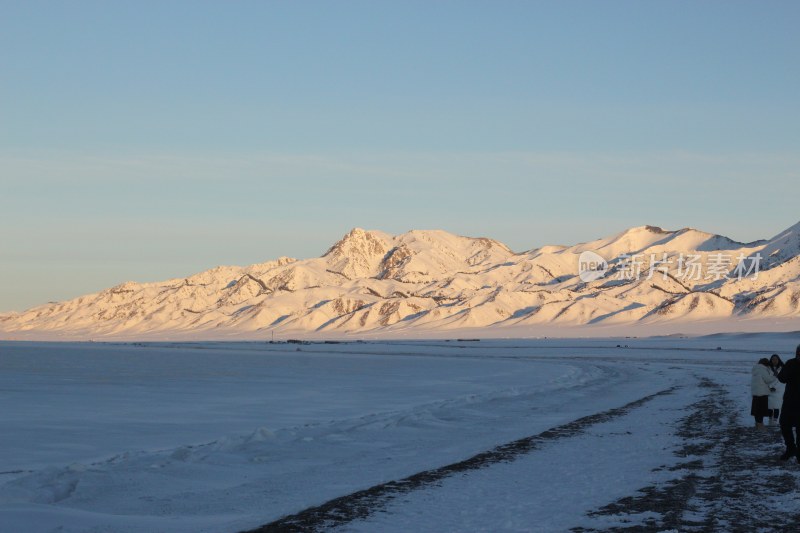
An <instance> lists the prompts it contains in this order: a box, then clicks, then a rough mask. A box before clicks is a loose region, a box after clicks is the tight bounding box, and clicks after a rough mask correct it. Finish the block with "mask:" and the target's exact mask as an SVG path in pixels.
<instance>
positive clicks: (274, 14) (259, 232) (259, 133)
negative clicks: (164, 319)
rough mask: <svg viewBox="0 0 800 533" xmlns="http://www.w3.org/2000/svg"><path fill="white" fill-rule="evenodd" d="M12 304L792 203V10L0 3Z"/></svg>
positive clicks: (799, 76) (769, 218)
mask: <svg viewBox="0 0 800 533" xmlns="http://www.w3.org/2000/svg"><path fill="white" fill-rule="evenodd" d="M0 10H2V14H3V15H2V17H0V187H1V189H0V190H2V194H1V195H0V213H2V215H1V216H2V222H3V224H2V225H1V226H0V243H2V253H0V311H3V310H11V309H16V310H20V309H23V308H27V307H30V306H32V305H35V304H39V303H43V302H46V301H50V300H58V299H65V298H69V297H74V296H77V295H80V294H83V293H87V292H93V291H96V290H99V289H102V288H105V287H107V286H110V285H114V284H116V283H118V282H121V281H125V280H128V279H132V280H138V281H152V280H159V279H166V278H169V277H177V276H183V275H188V274H190V273H192V272H196V271H200V270H204V269H206V268H210V267H213V266H215V265H218V264H249V263H254V262H260V261H265V260H268V259H273V258H276V257H278V256H281V255H289V256H294V257H301V258H304V257H312V256H317V255H320V254H321V253H322V252H324V251H325V249H326V248H327V247H328V246H329V245H330V244H332V243H333V242H334V241H335V240H336V239H338V238H339V237H340V236H341V235H342V234H344V233H346V232H347V231H348V230H349V229H350V228H352V227H356V226H358V227H364V228H368V229H382V230H384V231H388V232H392V233H399V232H403V231H406V230H408V229H412V228H419V229H431V228H441V229H445V230H448V231H452V232H454V233H460V234H465V235H474V236H490V237H493V238H496V239H499V240H501V241H503V242H505V243H506V244H508V245H509V246H511V247H512V248H513V249H516V250H525V249H529V248H533V247H535V246H540V245H543V244H552V243H562V244H572V243H575V242H579V241H586V240H590V239H594V238H597V237H600V236H603V235H608V234H612V233H615V232H618V231H620V230H623V229H625V228H627V227H630V226H637V225H643V224H654V225H661V226H663V227H666V228H668V229H677V228H679V227H683V226H693V227H697V228H699V229H703V230H706V231H713V232H719V233H723V234H726V235H728V236H730V237H732V238H734V239H737V240H753V239H757V238H763V237H770V236H772V235H774V234H775V233H777V232H778V231H780V230H781V229H784V228H786V227H788V226H789V225H791V224H793V223H795V222H797V221H798V220H800V216H798V214H799V213H800V210H798V209H797V208H796V205H794V204H796V202H797V192H796V191H797V185H796V184H797V183H798V181H799V180H798V178H800V150H799V149H798V148H800V126H799V125H800V89H799V88H800V37H799V36H798V35H800V32H797V27H796V25H797V21H798V20H800V3H798V2H770V1H764V2H756V1H750V2H737V1H728V0H726V1H716V2H715V1H703V2H696V1H686V2H680V1H671V2H667V1H662V2H641V1H635V2H621V1H608V2H594V1H583V2H576V1H559V2H555V1H554V2H533V1H526V2H489V1H486V2H447V1H443V2H410V1H403V2H346V1H345V2H197V1H192V2H189V1H186V2H179V1H159V2H155V1H144V2H80V1H78V2H36V1H32V2H16V1H15V2H2V1H0Z"/></svg>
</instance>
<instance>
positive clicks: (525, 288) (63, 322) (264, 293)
mask: <svg viewBox="0 0 800 533" xmlns="http://www.w3.org/2000/svg"><path fill="white" fill-rule="evenodd" d="M586 254H596V256H599V257H600V258H601V259H603V260H605V262H606V267H607V272H605V275H600V276H598V277H596V279H590V280H588V281H587V280H586V278H585V277H582V276H581V275H580V273H581V270H580V269H581V267H582V266H583V267H584V270H585V267H586V264H585V263H584V264H583V265H582V264H581V263H580V262H581V261H583V260H584V258H585V257H586ZM596 256H593V257H596ZM734 317H737V318H742V317H744V318H747V317H754V318H770V317H782V318H787V317H788V318H795V317H800V223H798V224H796V225H794V226H792V227H790V228H788V229H787V230H785V231H782V232H780V233H779V234H778V235H776V236H775V237H774V238H772V239H768V240H763V241H757V242H753V243H746V244H745V243H739V242H735V241H733V240H731V239H728V238H727V237H723V236H720V235H714V234H710V233H704V232H701V231H697V230H694V229H691V228H684V229H681V230H677V231H666V230H663V229H661V228H657V227H653V226H641V227H636V228H631V229H629V230H626V231H624V232H621V233H619V234H617V235H614V236H611V237H607V238H603V239H598V240H595V241H591V242H587V243H582V244H578V245H575V246H572V247H563V246H546V247H542V248H537V249H533V250H530V251H528V252H523V253H514V252H512V251H511V250H509V248H508V247H506V246H505V245H503V244H502V243H500V242H497V241H494V240H491V239H486V238H468V237H461V236H457V235H453V234H450V233H447V232H444V231H438V230H436V231H419V230H414V231H410V232H408V233H404V234H402V235H396V236H395V235H390V234H387V233H383V232H380V231H365V230H363V229H359V228H356V229H353V230H352V231H350V232H349V233H348V234H347V235H345V236H344V237H343V238H342V239H341V240H340V241H339V242H337V243H336V244H334V245H333V246H332V247H331V248H330V249H329V250H328V251H327V252H326V253H325V255H323V256H322V257H319V258H315V259H307V260H300V261H298V260H295V259H290V258H285V257H283V258H280V259H278V260H276V261H270V262H267V263H259V264H255V265H251V266H248V267H217V268H214V269H211V270H208V271H205V272H201V273H199V274H195V275H192V276H190V277H187V278H183V279H172V280H168V281H164V282H161V283H141V284H140V283H134V282H127V283H123V284H121V285H118V286H116V287H112V288H110V289H107V290H104V291H102V292H99V293H97V294H90V295H87V296H82V297H80V298H76V299H74V300H70V301H67V302H60V303H53V304H47V305H43V306H40V307H36V308H33V309H30V310H28V311H25V312H23V313H18V314H17V313H13V314H5V315H0V331H3V332H5V333H6V334H9V335H13V334H14V333H23V332H25V333H26V334H27V335H28V336H35V335H36V334H37V333H42V334H63V335H64V336H65V337H70V336H73V337H79V336H93V337H99V336H112V337H113V336H115V335H119V336H122V335H125V336H131V335H137V334H140V335H148V334H169V333H198V334H201V333H202V334H206V335H208V334H214V333H215V332H219V333H221V334H233V333H248V334H256V333H258V332H263V334H264V335H268V334H269V333H270V332H272V331H276V332H279V333H289V332H311V331H328V332H342V333H344V332H386V333H391V332H398V333H399V332H408V331H431V330H446V329H454V328H464V327H493V328H503V327H507V326H526V325H531V326H533V325H549V326H553V327H557V326H575V325H583V324H592V325H597V324H601V325H602V324H609V325H613V324H618V325H619V324H652V323H658V322H664V321H671V322H677V323H680V322H682V321H697V320H711V319H714V320H724V319H726V318H734Z"/></svg>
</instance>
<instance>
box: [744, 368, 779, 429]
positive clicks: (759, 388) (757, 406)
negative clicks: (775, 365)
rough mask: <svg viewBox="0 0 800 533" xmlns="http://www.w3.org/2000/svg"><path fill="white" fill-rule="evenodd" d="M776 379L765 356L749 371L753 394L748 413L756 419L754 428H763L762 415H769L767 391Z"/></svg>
mask: <svg viewBox="0 0 800 533" xmlns="http://www.w3.org/2000/svg"><path fill="white" fill-rule="evenodd" d="M776 381H777V378H776V377H775V376H774V375H773V374H772V370H771V369H770V367H769V359H767V358H766V357H764V358H763V359H761V360H760V361H759V362H758V363H756V365H755V366H753V369H752V370H751V371H750V392H751V393H752V395H753V403H752V405H751V407H750V414H751V415H753V417H754V418H755V419H756V429H764V417H765V416H769V393H770V392H772V390H771V389H773V388H774V387H773V385H774V384H775V382H776Z"/></svg>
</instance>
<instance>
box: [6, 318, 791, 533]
mask: <svg viewBox="0 0 800 533" xmlns="http://www.w3.org/2000/svg"><path fill="white" fill-rule="evenodd" d="M798 342H800V335H798V334H797V333H773V334H747V335H710V336H705V337H680V336H674V337H653V338H608V339H561V340H559V339H538V340H536V339H528V340H502V339H493V340H482V341H480V342H465V341H455V340H452V341H445V340H436V341H422V340H419V341H402V342H400V341H397V342H391V341H370V342H347V343H336V344H325V343H322V342H315V343H311V344H302V345H295V344H286V343H280V344H269V343H263V342H262V343H256V342H241V343H236V342H216V343H215V342H202V343H164V342H162V343H158V342H151V343H35V342H2V343H0V427H2V432H0V531H4V532H5V531H30V532H39V531H42V532H45V531H48V532H49V531H62V532H79V531H80V532H84V531H115V532H116V531H119V532H132V531H164V532H173V531H174V532H184V531H187V532H188V531H208V532H233V531H240V530H246V529H250V528H256V527H259V526H261V525H263V524H267V523H270V522H272V521H275V520H278V519H280V518H281V517H284V516H286V515H291V514H293V513H298V512H301V511H303V510H304V509H306V508H309V507H313V506H318V505H321V504H323V503H325V502H327V501H329V500H332V499H334V498H339V497H342V496H345V495H348V494H352V493H354V492H356V491H360V490H364V489H367V488H369V487H373V486H375V485H379V484H381V483H386V482H389V481H392V480H398V479H402V478H405V477H407V476H412V475H414V474H415V473H418V472H422V471H426V470H430V469H435V468H438V467H442V466H444V465H449V464H452V463H456V462H459V461H463V460H465V459H467V458H470V457H472V456H474V455H476V454H479V453H481V452H484V451H486V450H491V449H493V448H495V447H497V446H502V445H504V444H506V443H509V442H513V441H516V440H518V439H523V438H525V437H529V436H531V435H537V434H545V435H547V432H548V431H549V430H551V429H552V428H559V427H562V428H565V429H564V431H561V432H560V433H558V432H556V433H557V434H554V435H550V436H547V437H543V439H542V441H541V442H540V443H538V444H537V445H536V447H535V449H532V450H529V451H528V452H526V453H521V454H520V455H519V456H518V457H515V460H513V461H500V462H497V463H493V464H487V465H486V466H485V467H483V468H479V469H474V470H471V471H467V472H461V473H456V474H454V475H452V476H449V477H447V478H446V479H444V480H441V481H440V482H437V483H435V484H430V485H428V486H422V487H419V488H417V489H415V490H413V491H409V492H408V493H404V494H401V495H399V496H397V497H393V498H388V499H385V501H381V502H380V505H379V507H380V508H379V509H375V511H376V512H374V513H369V514H368V515H367V516H361V517H355V518H354V519H348V520H347V521H344V522H340V523H325V522H321V523H320V524H319V528H320V529H333V530H340V531H570V530H573V531H590V530H593V529H594V530H598V529H599V530H603V529H607V528H611V527H627V526H631V525H633V526H636V525H637V524H639V525H641V524H645V525H646V524H651V525H652V524H655V525H657V526H658V527H660V528H661V529H663V530H668V529H670V524H672V523H675V520H674V517H672V518H671V516H672V515H669V513H668V512H666V511H665V510H664V509H663V506H661V507H659V506H658V505H656V504H655V503H653V504H652V505H650V507H647V505H645V506H644V507H645V508H644V509H643V510H642V509H639V511H636V509H637V508H636V506H635V505H629V504H627V503H626V504H625V505H627V506H628V507H627V511H626V512H622V511H620V509H622V507H620V506H619V505H617V507H613V505H614V504H615V502H617V504H618V502H620V501H623V502H627V501H628V500H626V498H628V499H630V498H632V497H635V496H636V495H641V494H643V493H642V489H643V488H648V487H650V488H651V489H652V488H653V487H655V488H658V487H662V488H663V487H672V486H673V485H676V483H678V482H679V481H681V480H685V479H689V480H690V481H691V480H692V479H695V478H697V477H698V476H699V477H700V478H703V477H704V475H705V474H703V472H706V470H709V469H713V468H715V467H714V464H715V460H716V459H714V457H716V456H715V455H714V454H717V455H719V454H718V453H717V452H716V451H714V450H711V448H709V450H711V451H709V452H708V453H707V454H706V455H705V456H703V455H702V454H701V453H700V452H697V449H699V448H697V446H700V448H702V446H701V445H702V444H703V440H704V439H706V440H708V439H709V437H708V435H706V436H703V435H702V434H698V435H693V436H691V435H690V436H688V437H687V435H688V433H687V431H688V430H686V428H685V426H686V427H688V426H687V424H689V422H687V420H690V419H691V415H692V412H693V411H692V409H695V410H700V411H702V409H701V408H703V406H705V408H706V410H707V412H708V413H710V411H709V410H708V407H709V406H711V403H713V402H715V401H716V402H717V403H718V404H719V405H718V406H717V407H719V408H720V409H719V410H720V411H728V412H730V414H732V416H733V418H732V419H731V420H732V422H730V423H728V426H730V427H725V428H722V427H721V426H720V427H721V429H719V431H720V433H719V435H721V437H720V438H719V439H717V440H718V441H720V442H723V441H726V439H728V440H729V439H730V438H732V437H730V435H733V436H735V435H737V434H738V433H737V432H741V433H742V434H749V433H750V432H752V429H751V427H750V426H751V420H750V417H749V416H748V409H749V401H750V392H749V372H750V368H751V366H752V365H753V364H754V363H755V361H757V360H758V359H759V358H760V357H763V356H767V355H769V354H772V353H778V354H781V356H783V357H784V358H788V357H790V356H791V355H790V354H793V351H794V347H795V346H796V345H797V343H798ZM631 402H634V404H632V405H631ZM637 402H638V403H637ZM625 406H628V407H625ZM698 406H699V407H698ZM621 408H623V409H622V410H620V409H621ZM604 413H605V414H604ZM598 414H601V415H603V416H601V417H600V418H597V419H596V420H595V419H593V420H591V421H590V422H591V423H589V422H587V423H586V424H583V425H580V424H579V426H580V427H578V426H575V425H574V421H576V420H579V419H581V418H582V417H591V416H593V415H598ZM709 416H710V415H709ZM570 424H573V426H570ZM710 424H711V423H710V422H708V425H707V426H706V427H705V428H704V431H706V430H708V431H709V433H708V434H709V435H710V434H711V433H710V429H709V428H710ZM720 424H722V422H720ZM681 427H683V428H684V430H680V428H681ZM570 428H571V429H570ZM681 431H683V433H682V432H681ZM725 431H728V433H725ZM731 431H733V432H731ZM725 435H728V436H725ZM551 437H552V438H551ZM689 438H693V439H696V440H697V442H695V443H694V444H697V446H695V447H694V448H691V449H690V448H687V439H689ZM759 438H760V439H761V440H759V441H753V443H750V444H752V446H751V447H755V448H754V449H755V453H757V454H763V456H764V457H770V456H772V455H774V454H775V453H776V452H777V453H778V454H779V453H780V446H779V443H780V438H779V436H778V434H777V432H771V433H769V434H767V435H764V436H763V438H762V437H759ZM537 442H538V441H537ZM748 442H749V441H748ZM698 443H699V444H698ZM711 445H716V443H710V444H709V446H711ZM748 445H749V444H748ZM738 447H739V448H741V449H744V448H745V446H744V445H743V444H742V443H739V446H738ZM687 450H688V451H687ZM723 451H724V450H723ZM720 453H722V452H720ZM698 454H699V455H698ZM695 455H697V457H695ZM693 459H695V463H697V461H701V462H702V461H705V466H704V467H703V468H705V469H706V470H702V469H701V470H697V471H694V472H693V473H692V475H691V476H687V470H686V469H687V468H689V467H687V466H686V465H687V464H692V460H693ZM717 459H718V458H717ZM740 459H741V458H740ZM692 468H695V469H697V468H700V467H697V466H695V467H692ZM759 468H761V467H759ZM764 468H769V469H774V470H775V471H776V472H779V473H780V475H783V476H784V477H785V476H789V478H791V479H789V481H786V482H787V483H788V482H792V483H800V478H798V474H800V465H797V464H791V465H781V464H772V463H769V464H767V465H766V466H764ZM766 472H767V474H763V475H771V474H770V472H772V470H768V471H766ZM706 474H708V473H707V472H706ZM763 475H762V477H763ZM705 478H707V479H712V478H713V476H712V475H711V474H708V475H705ZM787 479H788V478H787ZM648 490H649V489H648ZM653 490H655V489H653ZM700 492H702V491H700ZM645 493H646V491H645ZM655 493H658V491H657V490H656V491H655ZM729 496H730V495H729ZM773 496H774V497H772V498H771V500H770V501H769V502H768V505H771V506H772V507H771V508H765V509H766V510H768V511H770V512H785V513H788V514H789V515H793V516H794V515H797V514H798V513H799V512H800V500H798V499H797V498H795V497H793V495H789V496H787V495H785V494H784V495H780V494H777V495H773ZM706 500H707V501H699V502H694V501H691V499H690V498H689V499H687V500H686V502H684V503H685V505H684V507H685V509H684V511H683V512H684V514H686V515H687V516H688V515H689V514H691V513H694V514H695V515H697V516H698V521H699V522H702V521H703V520H705V521H709V520H712V521H713V520H723V518H722V517H717V516H714V515H715V513H716V511H715V509H714V506H713V505H712V504H709V502H710V501H713V499H711V498H707V499H706ZM762 503H763V502H762ZM730 504H731V502H728V504H727V505H728V506H730ZM763 505H767V504H766V503H763ZM609 506H611V507H609ZM623 507H624V506H623ZM604 508H606V511H603V512H600V511H602V510H603V509H604ZM748 509H750V507H748ZM761 510H762V511H763V510H764V509H761ZM634 511H635V512H634ZM640 511H641V512H640ZM699 522H698V523H699ZM576 528H583V529H576Z"/></svg>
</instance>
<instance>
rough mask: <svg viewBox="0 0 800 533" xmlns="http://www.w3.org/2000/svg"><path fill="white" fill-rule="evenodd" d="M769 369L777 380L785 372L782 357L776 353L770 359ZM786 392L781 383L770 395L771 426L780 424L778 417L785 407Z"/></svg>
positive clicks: (775, 385) (778, 382)
mask: <svg viewBox="0 0 800 533" xmlns="http://www.w3.org/2000/svg"><path fill="white" fill-rule="evenodd" d="M769 367H770V370H772V375H774V376H775V377H776V378H777V377H778V375H779V374H780V373H781V370H783V361H781V357H780V356H779V355H778V354H776V353H774V354H772V357H770V358H769ZM785 390H786V385H784V384H783V383H781V382H780V381H777V382H775V383H774V384H773V385H772V388H771V389H770V391H771V392H770V393H769V425H770V426H774V425H775V424H777V423H778V416H780V414H781V406H782V405H783V393H784V391H785Z"/></svg>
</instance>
